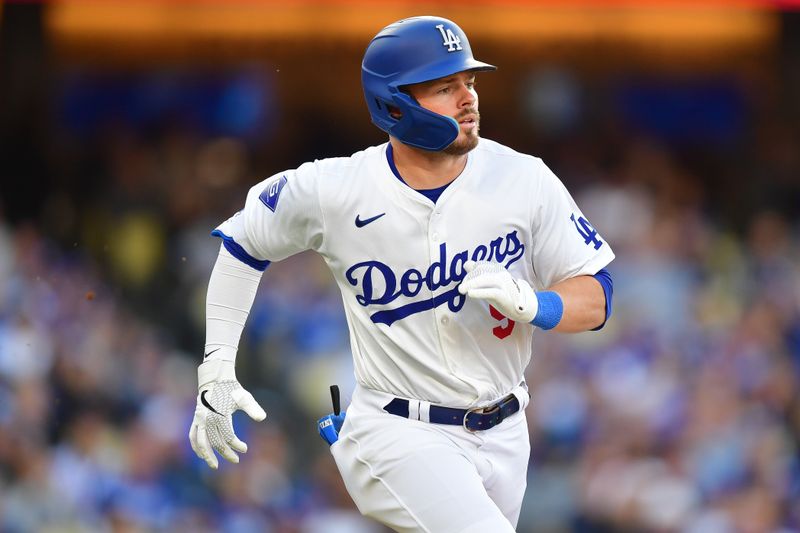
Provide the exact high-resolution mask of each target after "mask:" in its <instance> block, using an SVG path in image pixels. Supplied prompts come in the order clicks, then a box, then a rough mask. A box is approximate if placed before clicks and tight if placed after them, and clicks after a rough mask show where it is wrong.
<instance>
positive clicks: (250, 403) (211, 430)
mask: <svg viewBox="0 0 800 533" xmlns="http://www.w3.org/2000/svg"><path fill="white" fill-rule="evenodd" d="M197 378H198V383H199V387H198V391H199V392H198V394H197V407H196V408H195V411H194V420H192V427H191V429H190V430H189V442H190V443H191V444H192V450H194V453H196V454H197V456H198V457H200V458H201V459H203V460H204V461H205V462H206V463H208V466H210V467H211V468H213V469H215V470H216V469H217V467H219V462H218V460H217V456H216V455H214V450H216V451H217V452H218V453H219V454H220V455H221V456H222V457H224V458H225V459H227V460H228V461H230V462H232V463H238V462H239V456H238V455H236V452H239V453H245V452H246V451H247V444H245V443H244V442H242V441H241V440H239V438H238V437H237V436H236V434H235V433H234V432H233V419H232V417H231V415H232V414H233V412H234V411H237V410H239V409H241V410H243V411H244V412H245V413H247V414H248V416H250V418H252V419H253V420H255V421H257V422H260V421H261V420H264V419H265V418H266V417H267V413H265V412H264V409H262V408H261V406H260V405H258V402H256V400H255V398H253V395H252V394H250V393H249V392H247V391H246V390H245V389H244V388H243V387H242V386H241V385H240V384H239V381H238V380H237V379H236V373H235V372H234V362H233V361H222V360H208V361H205V362H204V363H203V364H201V365H200V366H199V367H198V368H197Z"/></svg>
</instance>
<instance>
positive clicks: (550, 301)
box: [531, 291, 564, 330]
mask: <svg viewBox="0 0 800 533" xmlns="http://www.w3.org/2000/svg"><path fill="white" fill-rule="evenodd" d="M536 299H537V300H538V301H539V310H538V311H537V312H536V316H535V317H534V319H533V320H531V324H533V325H534V326H537V327H539V328H541V329H544V330H547V329H553V328H554V327H556V326H557V325H558V323H559V322H561V317H562V316H563V315H564V302H563V301H562V300H561V296H559V295H558V293H557V292H555V291H542V292H537V293H536Z"/></svg>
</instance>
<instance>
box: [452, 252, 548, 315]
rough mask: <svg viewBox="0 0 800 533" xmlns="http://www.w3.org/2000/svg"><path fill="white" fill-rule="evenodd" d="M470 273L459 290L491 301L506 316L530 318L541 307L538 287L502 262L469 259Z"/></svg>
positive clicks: (467, 263)
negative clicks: (538, 298) (511, 271)
mask: <svg viewBox="0 0 800 533" xmlns="http://www.w3.org/2000/svg"><path fill="white" fill-rule="evenodd" d="M464 270H466V271H467V275H466V276H465V277H464V279H463V280H462V281H461V285H459V286H458V292H460V293H461V294H466V295H467V296H469V297H470V298H479V299H481V300H486V301H487V302H489V303H490V304H492V305H493V306H494V307H495V308H496V309H497V310H498V311H500V312H501V313H503V314H504V315H505V316H506V317H508V318H509V319H511V320H514V321H516V322H530V321H531V320H533V319H534V318H535V317H536V313H537V312H538V311H539V301H538V300H537V299H536V291H534V290H533V288H531V286H530V285H529V284H528V282H527V281H525V280H524V279H517V278H515V277H514V276H512V275H511V273H510V272H509V271H508V270H506V268H505V267H504V266H503V265H501V264H499V263H492V262H490V261H477V262H476V261H467V262H466V263H464Z"/></svg>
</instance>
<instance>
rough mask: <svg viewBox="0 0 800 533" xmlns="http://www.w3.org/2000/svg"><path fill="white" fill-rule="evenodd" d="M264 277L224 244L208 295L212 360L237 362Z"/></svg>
mask: <svg viewBox="0 0 800 533" xmlns="http://www.w3.org/2000/svg"><path fill="white" fill-rule="evenodd" d="M261 275H262V272H259V271H258V270H256V269H254V268H251V267H249V266H247V265H246V264H244V263H242V262H241V261H239V260H238V259H236V258H235V257H233V256H232V255H231V254H230V253H229V252H228V251H227V250H226V249H225V247H224V246H222V245H220V249H219V255H218V256H217V262H216V263H215V264H214V268H213V269H212V271H211V278H210V279H209V281H208V293H207V294H206V346H205V354H209V355H208V356H207V359H208V360H223V361H235V360H236V350H237V349H238V347H239V339H240V338H241V336H242V330H243V329H244V324H245V321H246V320H247V316H248V315H249V314H250V308H251V307H252V306H253V300H254V299H255V297H256V291H257V290H258V284H259V282H260V281H261ZM201 385H202V383H201Z"/></svg>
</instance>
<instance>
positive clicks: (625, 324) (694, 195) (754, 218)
mask: <svg viewBox="0 0 800 533" xmlns="http://www.w3.org/2000/svg"><path fill="white" fill-rule="evenodd" d="M762 111H763V110H762ZM774 111H775V110H772V111H771V112H770V110H767V111H764V113H765V116H767V117H768V118H769V117H772V118H769V120H767V119H765V120H766V122H765V121H760V122H758V123H757V126H758V127H754V128H753V129H752V131H753V134H752V137H748V138H744V139H738V141H737V142H734V143H733V144H731V143H727V144H723V145H718V146H716V147H714V148H713V149H710V150H705V149H698V147H697V145H695V146H694V147H689V148H687V147H685V146H677V147H676V146H675V145H673V144H671V142H670V141H669V140H663V139H662V140H658V139H657V138H656V137H648V136H647V135H641V134H640V132H637V131H635V130H634V129H630V130H619V129H614V131H611V130H610V129H608V130H603V131H601V132H599V133H596V134H595V136H594V137H592V136H586V135H583V134H581V135H578V136H575V137H570V136H568V135H567V136H561V137H558V136H556V137H553V138H547V136H546V135H544V134H541V135H540V136H539V137H538V138H535V137H534V136H531V138H532V139H535V141H536V142H538V143H540V144H536V142H533V141H531V142H529V141H528V140H526V141H525V143H524V144H520V142H518V143H516V144H515V143H513V142H510V143H509V144H511V145H512V146H514V147H517V148H519V149H520V150H523V151H528V152H531V153H535V154H539V155H542V156H543V157H544V159H545V162H547V163H548V164H549V165H550V166H551V167H552V168H553V169H554V170H555V171H556V173H557V174H558V175H559V176H560V177H561V178H562V180H563V181H564V182H565V183H566V184H567V185H568V187H569V188H570V190H571V191H572V192H573V194H574V195H575V196H576V199H577V201H578V204H579V205H580V206H581V207H582V209H583V211H584V213H585V214H586V215H587V217H588V218H589V219H590V220H591V221H592V223H593V225H594V226H595V227H597V228H598V229H599V230H600V232H601V234H602V235H603V236H604V237H605V239H606V240H608V242H610V243H611V244H612V246H613V248H614V250H615V252H616V254H617V259H616V260H615V261H614V262H613V263H612V264H611V265H610V270H611V273H612V275H613V278H614V281H615V293H614V315H613V317H612V319H611V321H610V322H609V323H608V324H607V325H606V327H605V328H604V329H603V330H601V331H600V332H593V333H585V334H581V335H576V336H566V335H559V334H555V333H543V332H539V333H537V334H536V335H535V339H534V357H533V360H532V362H531V365H530V367H529V369H528V373H527V378H528V383H529V385H530V389H531V392H532V401H531V404H530V406H529V408H528V409H529V410H528V418H529V424H530V431H531V441H532V457H531V463H530V469H529V473H528V474H529V475H528V489H527V494H526V499H525V503H524V506H523V511H522V517H521V519H520V526H519V531H521V532H545V533H548V532H553V533H555V532H567V531H577V532H585V533H593V532H598V533H602V532H631V533H632V532H640V531H648V532H649V531H655V532H672V531H678V532H686V533H783V532H790V531H798V530H800V395H799V394H798V390H800V387H799V383H798V380H799V379H800V225H799V224H798V211H800V209H798V207H800V196H798V191H800V150H798V149H797V147H798V145H800V131H798V130H797V126H796V124H795V125H792V124H791V122H790V121H788V122H787V121H781V120H780V119H779V118H780V117H776V114H775V112H774ZM759 112H760V111H759ZM759 116H760V115H759ZM772 120H774V121H773V122H770V121H772ZM151 133H152V132H148V133H147V134H142V133H141V132H139V133H137V132H136V131H135V129H127V128H126V127H125V126H123V125H119V124H117V125H115V127H114V128H113V129H111V130H108V131H105V130H104V131H103V132H102V134H101V135H98V137H97V138H95V139H93V140H92V141H91V143H90V146H91V147H92V149H90V150H87V149H85V148H81V147H78V146H70V145H69V144H62V145H61V152H59V153H56V154H51V158H52V162H54V163H53V164H57V165H60V166H63V167H64V168H70V169H72V170H71V172H72V173H73V174H74V175H78V174H80V175H81V176H82V181H81V183H82V184H83V186H84V188H83V189H82V190H80V191H79V193H78V194H75V191H74V190H73V191H71V192H69V191H67V190H66V189H64V190H59V189H58V188H56V189H55V190H53V191H51V192H50V195H49V196H48V199H47V201H46V202H45V204H44V205H43V207H42V212H41V216H40V217H39V218H38V219H37V220H36V221H33V222H30V223H15V224H14V225H13V226H12V225H11V224H9V223H6V222H4V221H3V217H2V211H0V531H2V532H9V533H17V532H20V533H21V532H29V531H76V532H77V531H225V532H249V531H265V532H280V533H294V532H301V533H306V532H308V533H337V532H342V533H344V532H347V533H359V532H373V531H376V532H377V531H382V530H380V529H379V528H377V527H376V526H375V525H373V524H372V523H370V522H368V521H366V520H364V519H362V518H361V517H360V516H359V515H358V513H357V511H356V510H355V508H354V507H353V504H352V502H351V501H350V499H349V496H348V495H347V494H346V492H345V491H344V488H343V486H342V484H341V481H340V480H339V477H338V473H337V472H336V469H335V465H334V464H333V462H332V459H331V458H330V456H329V454H328V453H327V448H326V445H325V444H324V443H323V442H322V441H321V440H320V439H319V438H318V436H317V434H316V425H315V421H316V419H317V418H318V417H320V416H322V415H324V414H327V413H328V412H329V410H330V405H329V399H328V385H330V384H332V383H338V384H339V385H340V386H341V387H342V389H343V391H344V402H345V403H346V402H347V399H348V397H349V396H348V394H349V391H351V390H352V387H353V385H354V382H353V379H354V378H353V375H352V363H351V361H350V351H349V341H348V338H347V327H346V324H345V322H344V314H343V311H342V304H341V296H340V295H339V293H338V290H337V289H336V287H335V286H334V284H333V281H332V278H331V276H330V274H329V273H328V272H327V271H326V269H325V267H324V265H323V263H322V262H321V261H320V260H319V258H317V257H315V256H313V255H308V254H301V255H299V256H296V257H293V258H290V259H288V260H286V261H283V262H281V263H277V264H274V265H271V266H270V267H269V269H268V270H267V272H266V274H265V277H264V280H263V281H262V286H261V288H260V291H259V294H258V296H257V298H256V302H255V304H254V307H253V310H252V312H251V315H250V318H249V322H248V327H247V329H246V331H245V335H244V338H243V340H242V346H241V350H240V357H239V362H238V364H237V372H238V375H239V378H240V380H241V381H242V382H243V384H244V385H245V386H246V387H248V388H249V389H250V390H251V391H252V392H253V393H254V395H255V396H256V398H257V399H258V400H259V401H260V402H261V403H262V405H263V406H264V407H265V409H266V411H267V413H268V418H267V420H266V421H265V422H263V423H260V424H253V423H250V422H249V421H248V420H247V419H246V417H245V416H244V415H242V414H241V413H240V414H237V415H236V418H235V425H236V427H237V432H239V433H240V434H241V436H242V438H243V440H245V441H246V442H247V443H248V445H249V449H250V451H249V452H248V453H247V454H246V455H244V456H243V457H242V462H241V464H239V465H230V464H227V463H225V462H224V461H223V462H222V464H221V466H220V470H219V471H211V470H209V469H208V467H207V466H206V465H205V463H204V462H202V461H200V460H199V459H197V458H195V456H194V454H193V453H192V451H191V449H190V448H189V443H188V438H187V433H188V428H189V423H190V421H191V417H192V414H193V410H194V404H195V395H196V374H195V369H196V365H197V364H198V363H199V361H200V357H201V355H200V354H201V353H202V346H203V320H204V317H203V313H204V298H205V288H206V283H207V279H208V274H209V272H210V269H211V266H212V265H213V261H214V258H215V256H216V254H217V251H218V248H219V242H218V241H217V240H216V239H213V238H211V237H210V236H209V232H210V231H211V230H212V229H213V228H214V227H215V226H216V225H217V224H219V223H220V222H221V221H223V220H224V219H225V218H227V217H228V216H230V215H231V214H232V213H234V212H235V211H237V210H238V209H239V208H240V206H241V202H242V201H243V199H244V193H245V191H246V189H247V187H248V186H249V185H250V184H252V183H255V182H256V181H257V180H258V179H261V178H263V177H264V176H258V175H257V173H258V172H261V171H262V170H263V169H264V168H270V169H271V171H278V170H280V169H279V168H274V167H270V166H268V165H267V164H265V163H264V161H263V160H260V159H259V157H262V156H258V155H257V154H256V153H255V150H254V149H253V146H252V145H250V144H248V143H247V142H243V141H242V140H241V139H237V138H236V137H235V136H229V137H225V136H219V137H213V138H205V137H203V136H198V135H194V134H191V133H189V132H188V130H182V129H181V128H179V127H176V128H168V129H164V130H161V131H160V132H158V134H157V135H151ZM539 147H541V148H542V150H543V151H544V152H545V153H541V151H542V150H539ZM745 147H746V148H747V149H746V150H745ZM306 149H307V150H308V151H310V152H311V153H310V154H308V157H309V158H313V157H314V156H315V154H314V153H313V151H312V150H313V146H310V147H306ZM98 154H101V155H98ZM609 154H611V155H612V156H611V157H609ZM342 155H346V154H342ZM302 160H303V159H299V160H298V161H296V163H299V162H301V161H302ZM256 169H258V170H256ZM2 200H3V201H4V202H6V203H7V202H8V201H9V199H8V198H5V199H2ZM0 209H2V207H1V206H0Z"/></svg>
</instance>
